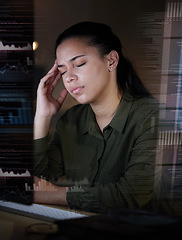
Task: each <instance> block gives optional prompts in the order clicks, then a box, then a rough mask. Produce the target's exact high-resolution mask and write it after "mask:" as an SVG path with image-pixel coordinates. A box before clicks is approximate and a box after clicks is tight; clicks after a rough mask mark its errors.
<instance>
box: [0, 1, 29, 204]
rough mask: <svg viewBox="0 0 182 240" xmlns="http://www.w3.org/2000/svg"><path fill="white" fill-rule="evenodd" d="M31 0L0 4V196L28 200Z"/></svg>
mask: <svg viewBox="0 0 182 240" xmlns="http://www.w3.org/2000/svg"><path fill="white" fill-rule="evenodd" d="M32 43H33V0H27V1H22V0H17V1H13V0H6V1H3V3H1V5H0V198H1V199H6V200H11V201H17V202H22V203H27V204H30V203H31V202H32V199H33V194H32V192H30V191H29V192H28V191H26V190H27V189H26V188H25V184H27V185H29V186H33V182H32V180H33V179H32V164H33V143H32V139H33V136H32V132H33V109H32V105H33V102H32V85H33V84H32V77H33V71H32V64H33V49H32Z"/></svg>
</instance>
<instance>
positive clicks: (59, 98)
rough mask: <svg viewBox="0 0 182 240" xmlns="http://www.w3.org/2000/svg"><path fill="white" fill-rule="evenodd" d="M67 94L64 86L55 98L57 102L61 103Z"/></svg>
mask: <svg viewBox="0 0 182 240" xmlns="http://www.w3.org/2000/svg"><path fill="white" fill-rule="evenodd" d="M67 94H68V91H67V89H66V88H64V89H63V90H62V91H61V92H60V94H59V96H58V98H57V102H58V103H59V104H60V105H62V104H63V102H64V100H65V99H66V96H67Z"/></svg>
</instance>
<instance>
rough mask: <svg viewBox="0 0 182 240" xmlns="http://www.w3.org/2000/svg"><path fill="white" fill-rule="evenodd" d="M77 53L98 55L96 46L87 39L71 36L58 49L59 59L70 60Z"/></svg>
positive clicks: (57, 55)
mask: <svg viewBox="0 0 182 240" xmlns="http://www.w3.org/2000/svg"><path fill="white" fill-rule="evenodd" d="M76 55H85V56H88V55H98V50H97V48H96V47H93V46H89V44H88V41H87V40H86V39H78V38H70V39H67V40H65V41H64V42H62V43H61V44H60V45H59V46H58V47H57V50H56V57H57V60H58V61H69V60H70V59H72V58H73V57H75V56H76Z"/></svg>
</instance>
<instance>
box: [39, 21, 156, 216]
mask: <svg viewBox="0 0 182 240" xmlns="http://www.w3.org/2000/svg"><path fill="white" fill-rule="evenodd" d="M55 50H56V51H55V52H56V61H55V64H54V66H53V67H52V69H51V70H50V71H49V72H48V74H47V75H46V76H45V77H44V78H42V79H41V81H40V84H39V87H38V90H37V109H36V114H35V120H34V132H35V133H34V137H35V148H36V150H35V152H36V157H35V175H36V176H38V177H41V176H43V177H44V178H46V180H47V181H46V180H40V179H39V178H37V177H36V178H35V182H36V183H37V184H38V183H39V185H41V184H42V187H41V190H43V191H42V192H38V191H36V192H35V202H41V203H50V204H61V205H68V206H69V207H71V208H80V209H85V210H88V211H96V212H101V211H108V210H121V209H136V208H147V207H148V206H149V205H150V201H151V199H152V195H153V188H154V161H155V145H156V133H157V112H158V108H157V103H156V101H155V100H154V99H153V98H152V97H151V95H150V94H149V92H148V91H147V90H146V89H145V87H144V86H143V84H142V82H141V81H140V79H139V78H138V76H137V74H136V73H135V71H134V70H133V68H132V65H131V64H130V62H129V61H128V60H127V59H126V58H125V57H124V56H123V55H122V46H121V43H120V41H119V39H118V37H116V36H115V35H114V34H113V33H112V31H111V29H110V28H109V27H108V26H107V25H104V24H100V23H92V22H83V23H78V24H76V25H74V26H72V27H70V28H69V29H67V30H65V31H64V32H63V33H62V34H61V35H60V36H59V37H58V39H57V42H56V48H55ZM61 77H62V80H63V83H64V86H65V89H63V90H62V91H61V92H60V95H59V97H58V98H57V99H54V98H53V96H52V93H53V90H54V89H55V87H56V85H57V83H58V81H59V80H60V78H61ZM67 93H69V94H71V95H72V96H73V97H74V98H75V99H76V100H77V101H78V102H79V103H80V104H78V105H76V106H74V107H72V108H71V109H69V110H67V111H66V113H64V115H63V116H62V117H61V118H60V119H59V120H58V122H57V126H56V130H55V132H54V134H53V136H52V139H51V141H50V142H49V141H48V133H49V126H50V121H51V118H52V116H53V115H54V114H55V113H57V112H58V111H59V110H60V108H61V106H62V104H63V102H64V100H65V98H66V95H67ZM40 183H41V184H40ZM46 189H50V192H48V191H44V190H46ZM51 189H52V191H51Z"/></svg>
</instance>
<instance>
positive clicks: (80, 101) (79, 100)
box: [75, 97, 90, 104]
mask: <svg viewBox="0 0 182 240" xmlns="http://www.w3.org/2000/svg"><path fill="white" fill-rule="evenodd" d="M75 100H76V101H77V102H79V103H80V104H89V103H90V101H89V100H88V99H87V98H82V97H77V98H75Z"/></svg>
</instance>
